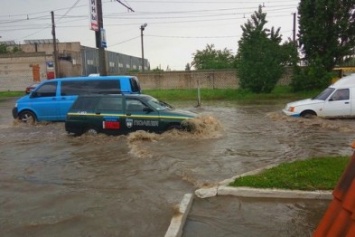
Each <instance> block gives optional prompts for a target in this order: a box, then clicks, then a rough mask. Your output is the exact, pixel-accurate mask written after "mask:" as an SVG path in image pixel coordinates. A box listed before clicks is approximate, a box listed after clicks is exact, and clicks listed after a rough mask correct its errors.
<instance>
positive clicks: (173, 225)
mask: <svg viewBox="0 0 355 237" xmlns="http://www.w3.org/2000/svg"><path fill="white" fill-rule="evenodd" d="M274 166H276V165H270V166H267V167H264V168H261V169H257V170H253V171H250V172H247V173H244V174H242V175H237V176H234V177H232V178H230V179H226V180H223V181H221V182H219V183H218V185H217V186H215V187H211V188H200V189H197V190H196V191H195V195H196V196H197V197H199V198H209V197H216V196H228V195H229V196H235V197H256V198H258V197H259V198H289V199H316V200H332V199H333V195H332V191H322V190H317V191H302V190H285V189H257V188H248V187H239V188H237V187H231V186H228V185H229V184H230V183H231V182H233V181H234V180H235V179H236V178H239V177H243V176H247V175H254V174H258V173H260V172H261V171H263V170H265V169H269V168H272V167H274ZM193 198H194V194H191V193H186V194H185V195H184V197H183V199H182V201H181V202H180V205H179V209H178V213H176V214H175V215H174V216H173V218H172V219H171V222H170V226H169V228H168V230H167V232H166V233H165V237H181V236H182V230H183V228H184V225H185V222H186V218H187V215H188V214H189V212H190V209H191V206H192V202H193Z"/></svg>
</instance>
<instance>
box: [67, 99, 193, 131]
mask: <svg viewBox="0 0 355 237" xmlns="http://www.w3.org/2000/svg"><path fill="white" fill-rule="evenodd" d="M197 115H198V114H196V113H193V112H190V111H183V110H177V109H174V108H173V107H172V106H171V105H169V104H168V103H165V102H163V101H160V100H158V99H156V98H154V97H152V96H150V95H144V94H134V95H133V94H129V95H123V94H114V95H113V94H112V95H83V96H79V97H78V98H77V99H76V101H75V102H74V104H73V106H72V107H71V108H70V110H69V112H68V114H67V117H66V120H65V130H66V131H67V132H68V133H69V134H74V135H82V134H83V133H106V134H110V135H121V134H128V133H130V132H134V131H138V130H144V131H147V132H155V133H162V132H164V131H167V130H169V129H188V127H187V126H188V125H187V124H186V123H183V121H185V120H186V119H190V118H194V117H197Z"/></svg>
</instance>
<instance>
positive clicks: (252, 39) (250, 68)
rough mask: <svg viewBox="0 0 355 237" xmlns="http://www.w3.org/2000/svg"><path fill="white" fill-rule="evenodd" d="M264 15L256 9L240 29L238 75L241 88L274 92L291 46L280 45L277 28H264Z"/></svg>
mask: <svg viewBox="0 0 355 237" xmlns="http://www.w3.org/2000/svg"><path fill="white" fill-rule="evenodd" d="M266 23H267V21H266V13H263V12H262V7H261V6H259V9H258V11H255V12H254V14H253V15H252V16H251V19H249V20H248V21H247V23H245V24H244V26H242V30H243V35H242V38H241V39H240V41H239V42H238V43H239V48H238V56H237V73H238V76H239V79H240V86H241V88H243V89H247V90H250V91H252V92H256V93H261V92H265V93H269V92H271V91H272V90H273V88H274V87H275V85H276V84H277V82H278V81H279V79H280V78H281V76H282V74H283V72H284V65H285V64H286V63H287V62H288V61H290V55H291V54H290V51H291V49H292V48H293V49H294V48H295V47H294V46H292V44H289V43H286V44H284V45H280V43H281V41H282V38H281V35H280V34H279V32H280V28H278V29H277V30H275V29H274V28H273V27H272V28H271V30H269V29H267V28H265V24H266Z"/></svg>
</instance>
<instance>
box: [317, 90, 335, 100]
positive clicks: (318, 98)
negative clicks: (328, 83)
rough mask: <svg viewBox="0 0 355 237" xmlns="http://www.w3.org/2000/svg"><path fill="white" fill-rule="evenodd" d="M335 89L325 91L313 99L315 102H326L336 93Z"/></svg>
mask: <svg viewBox="0 0 355 237" xmlns="http://www.w3.org/2000/svg"><path fill="white" fill-rule="evenodd" d="M334 90H335V89H334V88H330V87H328V88H327V89H325V90H324V91H322V92H321V93H320V94H319V95H317V96H316V97H314V98H313V100H326V99H327V98H328V97H329V96H330V95H331V94H332V93H333V91H334Z"/></svg>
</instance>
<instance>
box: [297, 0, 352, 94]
mask: <svg viewBox="0 0 355 237" xmlns="http://www.w3.org/2000/svg"><path fill="white" fill-rule="evenodd" d="M298 14H299V35H298V37H299V45H300V49H301V52H302V54H303V55H304V61H305V62H306V63H307V65H308V67H307V68H306V69H300V68H298V67H297V66H296V68H295V71H294V77H293V79H292V84H291V85H292V87H293V89H294V90H296V91H297V90H308V89H317V88H324V87H326V86H327V85H329V84H330V82H331V77H332V73H331V72H332V70H333V68H334V67H335V65H337V64H342V63H343V62H344V61H346V60H347V61H349V60H350V59H351V58H352V57H353V52H354V46H355V2H354V1H348V0H318V1H314V0H301V2H300V4H299V6H298Z"/></svg>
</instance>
